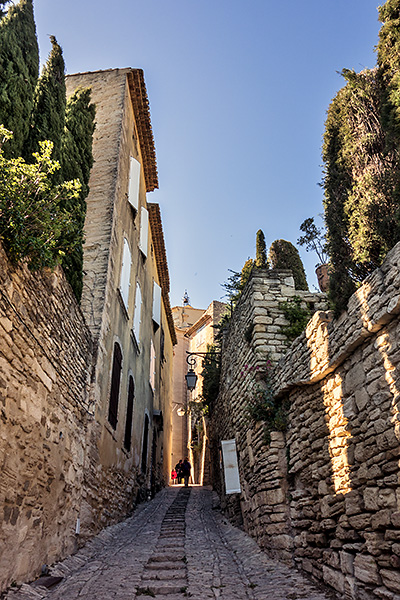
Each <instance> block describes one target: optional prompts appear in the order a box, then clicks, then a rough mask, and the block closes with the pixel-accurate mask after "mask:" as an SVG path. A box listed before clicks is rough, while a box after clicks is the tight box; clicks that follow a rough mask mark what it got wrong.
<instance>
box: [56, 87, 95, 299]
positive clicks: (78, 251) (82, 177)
mask: <svg viewBox="0 0 400 600" xmlns="http://www.w3.org/2000/svg"><path fill="white" fill-rule="evenodd" d="M90 94H91V92H90V89H89V88H85V89H83V88H80V89H78V90H76V91H75V93H74V94H73V95H72V96H71V97H70V98H69V99H68V101H67V107H66V113H65V128H64V134H63V138H62V147H61V172H62V177H63V179H64V181H69V180H71V179H79V181H80V182H81V186H82V187H81V191H80V194H79V197H78V198H77V199H75V198H74V199H73V203H71V202H70V203H69V205H66V206H65V208H66V209H67V210H68V211H69V212H71V214H73V215H74V216H75V220H76V222H77V224H78V225H79V230H80V239H81V244H80V245H79V246H77V247H76V248H75V249H74V251H73V252H70V253H67V254H65V256H64V257H63V259H62V266H63V269H64V271H65V275H66V277H67V279H68V281H69V283H70V284H71V286H72V288H73V290H74V292H75V295H76V297H77V298H78V300H79V299H80V298H81V295H82V267H83V249H82V244H83V226H84V221H85V214H86V202H85V199H86V197H87V195H88V193H89V177H90V170H91V168H92V166H93V153H92V143H93V133H94V129H95V121H94V119H95V113H96V109H95V106H94V104H91V102H90Z"/></svg>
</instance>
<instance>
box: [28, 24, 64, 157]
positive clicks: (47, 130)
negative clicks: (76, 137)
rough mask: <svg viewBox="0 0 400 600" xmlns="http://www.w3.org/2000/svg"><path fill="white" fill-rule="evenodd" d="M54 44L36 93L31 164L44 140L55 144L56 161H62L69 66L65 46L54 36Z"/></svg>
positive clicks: (31, 139) (29, 154) (29, 141)
mask: <svg viewBox="0 0 400 600" xmlns="http://www.w3.org/2000/svg"><path fill="white" fill-rule="evenodd" d="M50 40H51V43H52V49H51V51H50V54H49V57H48V59H47V62H46V64H45V65H44V67H43V70H42V73H41V75H40V78H39V80H38V82H37V86H36V89H35V97H34V105H33V111H32V117H31V129H30V134H29V140H28V145H27V148H26V154H25V155H26V158H27V160H30V159H31V156H32V154H33V152H37V150H38V148H39V142H40V141H43V140H50V141H51V142H53V147H54V150H53V158H54V160H58V161H59V160H61V144H62V137H63V134H64V124H65V108H66V102H67V100H66V88H65V64H64V58H63V54H62V49H61V46H60V45H59V44H58V43H57V40H56V38H55V37H54V36H50Z"/></svg>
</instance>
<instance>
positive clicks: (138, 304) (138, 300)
mask: <svg viewBox="0 0 400 600" xmlns="http://www.w3.org/2000/svg"><path fill="white" fill-rule="evenodd" d="M141 313H142V292H141V290H140V285H139V284H138V283H137V284H136V297H135V314H134V317H133V333H134V334H135V338H136V341H137V343H138V344H139V335H140V323H141V319H142V315H141Z"/></svg>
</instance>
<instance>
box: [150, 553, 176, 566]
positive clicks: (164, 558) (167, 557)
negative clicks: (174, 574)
mask: <svg viewBox="0 0 400 600" xmlns="http://www.w3.org/2000/svg"><path fill="white" fill-rule="evenodd" d="M184 558H185V555H184V554H183V553H182V552H176V553H173V552H157V553H156V554H153V556H151V557H150V558H149V562H148V563H147V564H150V563H153V562H154V563H160V562H183V559H184Z"/></svg>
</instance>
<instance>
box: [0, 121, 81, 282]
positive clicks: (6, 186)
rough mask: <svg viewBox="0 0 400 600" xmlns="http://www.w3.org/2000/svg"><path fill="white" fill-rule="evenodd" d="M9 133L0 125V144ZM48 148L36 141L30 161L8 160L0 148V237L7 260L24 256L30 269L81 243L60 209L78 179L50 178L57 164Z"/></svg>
mask: <svg viewBox="0 0 400 600" xmlns="http://www.w3.org/2000/svg"><path fill="white" fill-rule="evenodd" d="M10 138H12V135H11V133H10V132H9V131H7V130H6V129H5V128H4V127H3V126H0V139H3V143H4V141H5V140H7V139H10ZM5 143H7V142H6V141H5ZM52 148H53V145H52V143H51V142H48V141H47V142H41V143H40V152H38V153H35V160H36V162H35V164H27V163H26V162H25V161H24V160H23V159H22V158H13V159H9V160H8V159H6V158H5V157H4V153H3V148H2V147H1V148H0V241H1V242H2V244H3V246H4V249H5V250H6V252H7V254H8V256H9V257H10V259H11V260H12V261H13V262H20V261H23V260H26V262H27V265H28V267H29V269H31V270H33V271H36V270H39V269H41V268H43V267H50V268H52V267H54V266H55V265H56V264H57V263H59V262H60V259H61V257H62V256H63V255H65V254H66V253H68V252H71V251H73V250H74V248H75V246H76V245H77V244H79V243H81V231H80V229H79V226H78V225H77V223H76V221H75V219H74V218H73V217H72V215H71V213H69V212H68V211H67V210H65V209H64V208H62V206H63V205H65V204H66V203H67V202H68V201H70V199H71V198H77V197H78V195H79V191H80V183H79V181H68V182H65V183H62V184H60V185H55V184H54V183H53V175H54V173H55V171H57V170H58V169H59V168H60V165H59V164H58V163H57V162H56V161H53V160H52V159H51V152H52ZM66 240H68V243H67V242H66Z"/></svg>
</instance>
